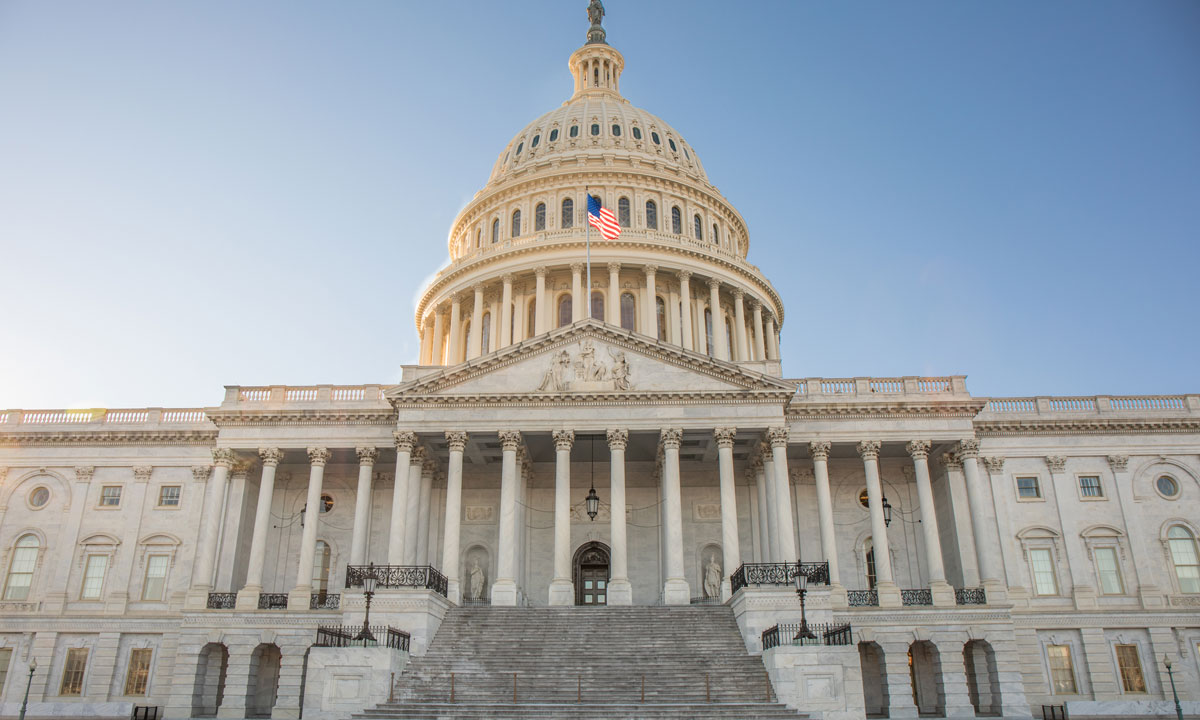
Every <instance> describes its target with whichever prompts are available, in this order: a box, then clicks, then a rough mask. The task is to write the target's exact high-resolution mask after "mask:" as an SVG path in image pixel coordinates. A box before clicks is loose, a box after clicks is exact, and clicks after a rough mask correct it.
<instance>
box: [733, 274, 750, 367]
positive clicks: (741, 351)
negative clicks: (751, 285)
mask: <svg viewBox="0 0 1200 720" xmlns="http://www.w3.org/2000/svg"><path fill="white" fill-rule="evenodd" d="M745 295H746V293H745V291H743V290H742V289H741V288H734V289H733V322H734V325H735V326H734V328H733V334H734V338H733V339H734V342H736V343H737V348H738V349H737V359H738V360H740V361H741V362H745V361H747V360H749V359H750V343H748V342H747V341H746V306H745V303H744V302H743V298H744V297H745Z"/></svg>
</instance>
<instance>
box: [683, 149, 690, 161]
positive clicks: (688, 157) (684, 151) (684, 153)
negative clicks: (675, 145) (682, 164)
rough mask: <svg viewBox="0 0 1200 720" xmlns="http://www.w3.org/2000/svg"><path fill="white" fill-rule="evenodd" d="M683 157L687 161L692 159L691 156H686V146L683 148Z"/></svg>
mask: <svg viewBox="0 0 1200 720" xmlns="http://www.w3.org/2000/svg"><path fill="white" fill-rule="evenodd" d="M683 156H684V157H685V158H687V159H688V160H691V159H692V156H691V155H689V154H688V151H687V147H686V146H685V147H684V148H683Z"/></svg>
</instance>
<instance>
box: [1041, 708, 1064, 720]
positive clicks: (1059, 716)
mask: <svg viewBox="0 0 1200 720" xmlns="http://www.w3.org/2000/svg"><path fill="white" fill-rule="evenodd" d="M1066 718H1067V706H1066V705H1043V706H1042V720H1066Z"/></svg>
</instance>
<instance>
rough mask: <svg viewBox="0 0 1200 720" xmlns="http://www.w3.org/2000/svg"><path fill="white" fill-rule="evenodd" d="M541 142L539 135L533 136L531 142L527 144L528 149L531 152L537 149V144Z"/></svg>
mask: <svg viewBox="0 0 1200 720" xmlns="http://www.w3.org/2000/svg"><path fill="white" fill-rule="evenodd" d="M541 141H542V136H541V135H534V136H533V140H532V141H530V143H529V149H530V150H532V149H533V148H535V147H537V146H538V143H540V142H541Z"/></svg>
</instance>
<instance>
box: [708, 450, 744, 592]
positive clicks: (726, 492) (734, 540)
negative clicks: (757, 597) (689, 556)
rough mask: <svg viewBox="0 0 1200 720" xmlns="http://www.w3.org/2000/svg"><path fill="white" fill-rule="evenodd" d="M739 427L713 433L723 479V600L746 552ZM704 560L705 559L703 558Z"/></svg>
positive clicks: (718, 465) (718, 466)
mask: <svg viewBox="0 0 1200 720" xmlns="http://www.w3.org/2000/svg"><path fill="white" fill-rule="evenodd" d="M736 435H737V428H717V429H715V430H713V436H714V437H715V438H716V439H717V468H718V472H719V473H720V482H721V551H722V554H723V555H724V557H722V558H721V561H722V563H723V568H724V572H722V573H721V601H722V602H724V601H725V600H728V599H729V596H730V595H731V594H732V593H731V592H730V585H729V575H730V574H731V573H732V572H733V571H734V570H735V569H737V566H738V565H739V564H740V563H741V557H742V552H741V548H739V547H738V520H737V490H736V489H735V488H734V478H733V439H734V437H735V436H736ZM701 562H703V559H702V560H701Z"/></svg>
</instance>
